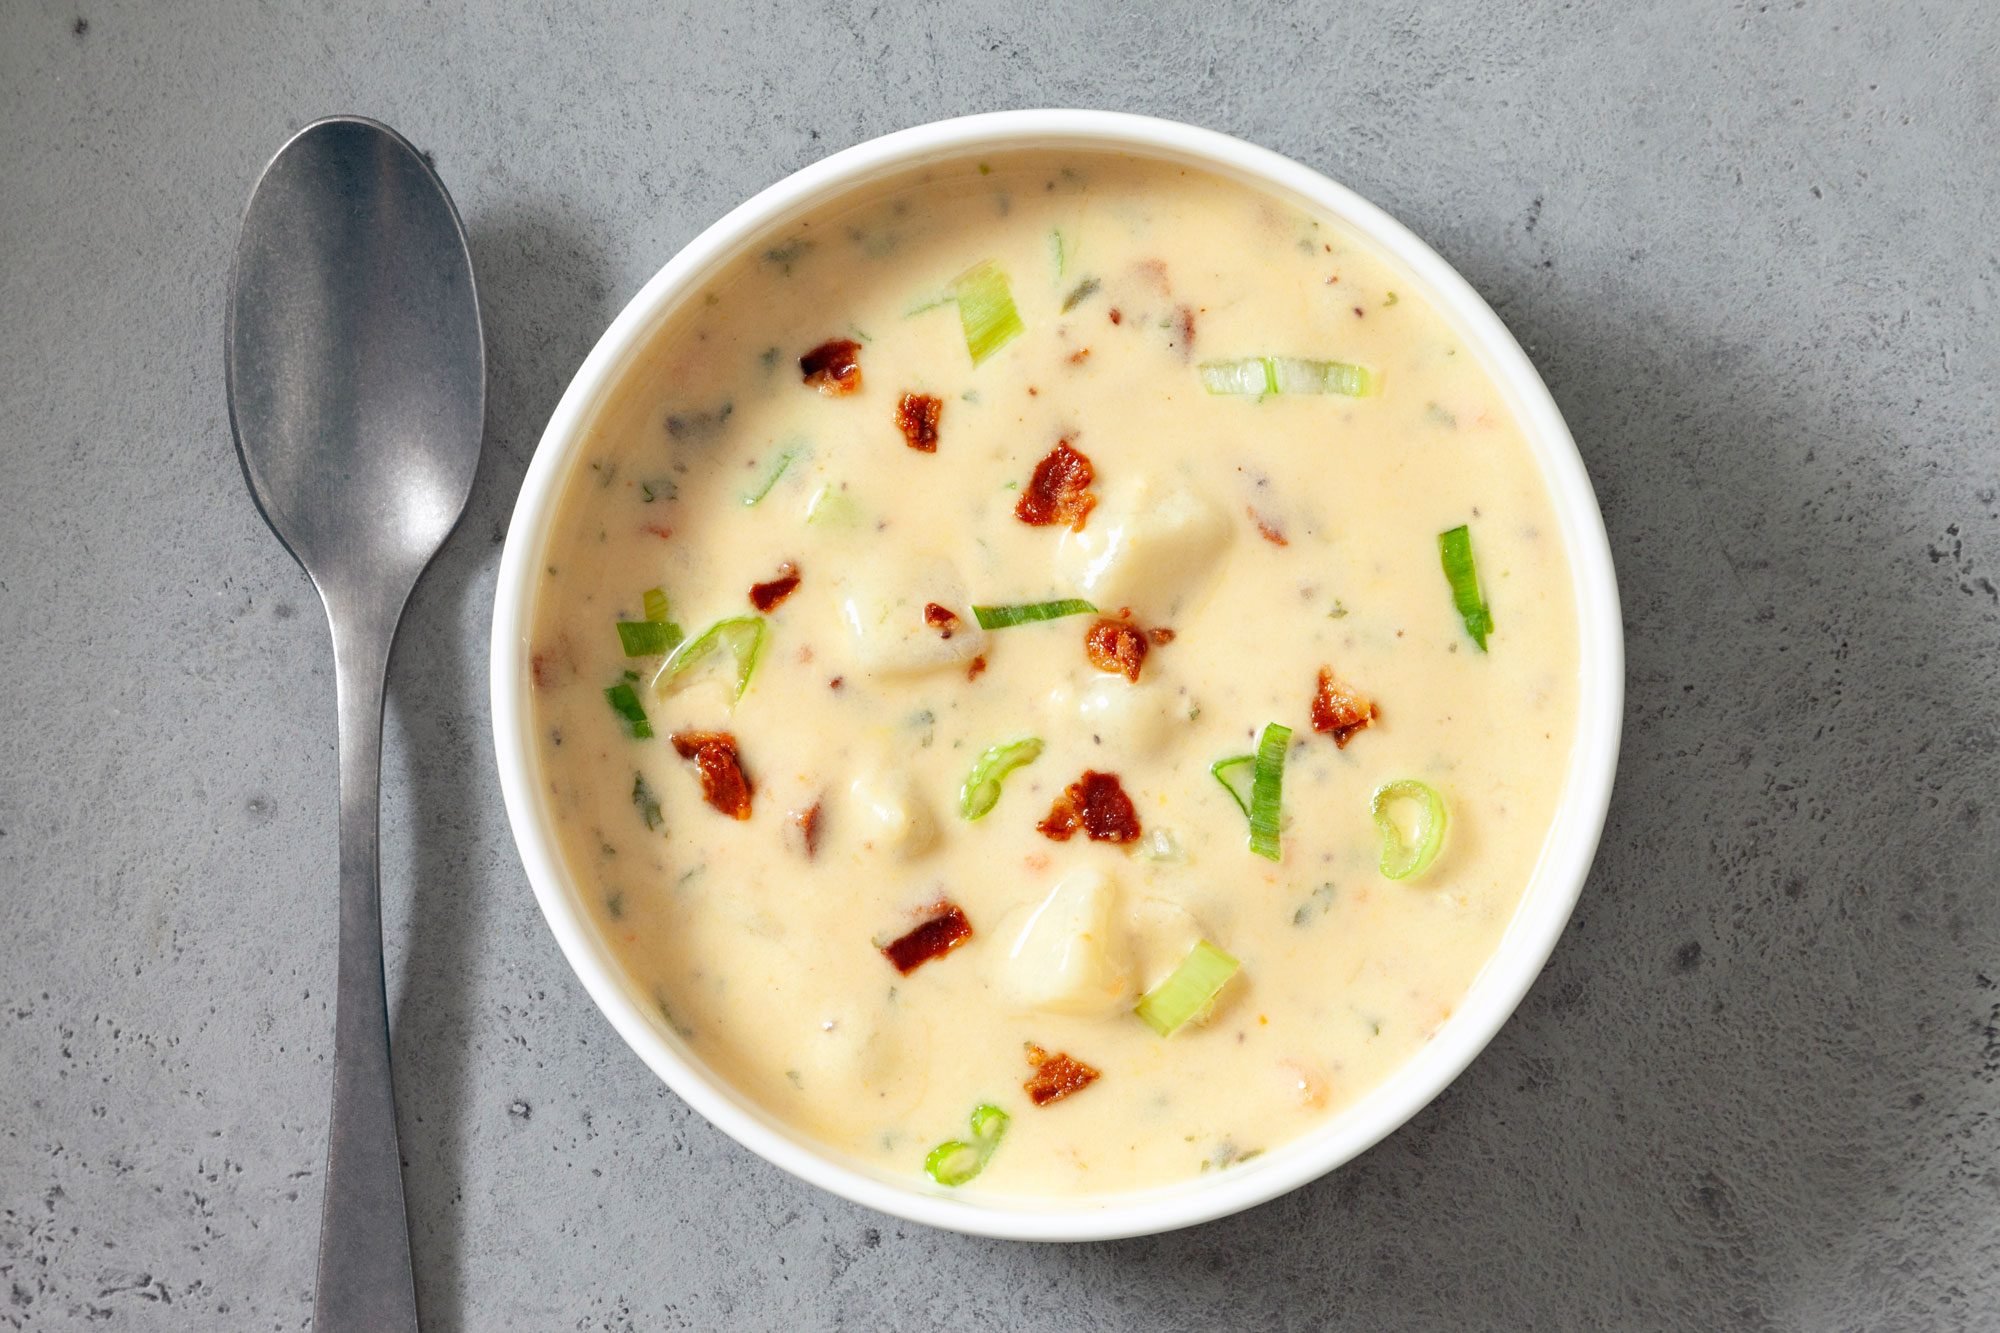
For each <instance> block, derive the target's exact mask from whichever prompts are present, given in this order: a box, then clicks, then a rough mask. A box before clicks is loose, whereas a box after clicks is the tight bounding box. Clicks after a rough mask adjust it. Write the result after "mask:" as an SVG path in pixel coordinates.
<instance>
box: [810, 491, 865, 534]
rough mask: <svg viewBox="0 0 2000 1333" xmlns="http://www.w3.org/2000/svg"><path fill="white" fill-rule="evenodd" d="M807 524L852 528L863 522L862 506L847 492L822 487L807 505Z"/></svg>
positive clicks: (815, 492)
mask: <svg viewBox="0 0 2000 1333" xmlns="http://www.w3.org/2000/svg"><path fill="white" fill-rule="evenodd" d="M806 522H808V523H814V524H822V523H823V524H825V525H826V526H827V527H830V528H851V527H854V526H855V525H856V524H858V523H860V522H861V506H860V505H858V504H856V503H854V499H853V497H851V496H849V495H848V494H847V493H846V492H845V491H839V490H835V489H834V488H833V487H831V486H822V487H820V488H819V489H818V490H817V491H814V492H813V498H812V500H811V501H810V502H809V503H808V504H807V505H806Z"/></svg>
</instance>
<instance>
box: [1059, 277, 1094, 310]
mask: <svg viewBox="0 0 2000 1333" xmlns="http://www.w3.org/2000/svg"><path fill="white" fill-rule="evenodd" d="M1103 285H1104V284H1103V283H1101V282H1099V281H1098V280H1097V279H1096V278H1085V279H1084V280H1083V281H1082V282H1079V283H1078V284H1077V285H1076V286H1074V287H1072V288H1071V289H1070V293H1069V295H1068V296H1065V297H1064V298H1063V303H1062V312H1063V313H1064V314H1065V315H1067V314H1068V313H1069V312H1070V311H1072V310H1074V309H1076V308H1077V307H1078V306H1079V305H1082V304H1083V303H1084V302H1085V301H1087V300H1089V299H1090V298H1091V296H1092V295H1093V294H1094V293H1095V292H1096V291H1097V289H1098V288H1100V287H1102V286H1103Z"/></svg>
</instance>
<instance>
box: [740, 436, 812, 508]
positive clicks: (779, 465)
mask: <svg viewBox="0 0 2000 1333" xmlns="http://www.w3.org/2000/svg"><path fill="white" fill-rule="evenodd" d="M798 456H799V451H798V450H797V449H786V450H784V451H783V452H782V453H780V454H779V455H778V457H777V459H776V460H775V461H774V462H773V463H772V464H771V470H770V471H769V472H766V473H765V474H764V480H762V481H761V482H759V483H757V489H756V490H754V491H745V492H743V504H744V507H745V508H748V507H749V506H751V505H754V504H756V503H757V502H758V501H760V500H762V499H763V498H764V497H765V496H767V495H769V494H770V493H771V488H772V487H773V486H776V485H777V484H778V479H779V478H780V477H782V476H784V475H785V469H787V468H789V467H790V466H791V465H792V463H793V462H794V461H795V460H797V458H798Z"/></svg>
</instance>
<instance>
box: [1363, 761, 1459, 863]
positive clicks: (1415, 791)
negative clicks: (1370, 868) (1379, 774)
mask: <svg viewBox="0 0 2000 1333" xmlns="http://www.w3.org/2000/svg"><path fill="white" fill-rule="evenodd" d="M1398 801H1409V802H1412V803H1413V804H1415V806H1416V807H1417V825H1416V836H1415V837H1414V838H1410V839H1407V840H1405V839H1404V837H1403V830H1402V829H1401V828H1400V827H1398V826H1397V824H1396V819H1395V816H1394V815H1393V814H1392V813H1391V811H1390V807H1391V806H1393V805H1394V804H1395V803H1396V802H1398ZM1369 809H1370V810H1371V811H1372V812H1373V813H1374V816H1375V828H1376V830H1377V831H1378V832H1379V833H1381V835H1382V873H1383V875H1384V876H1386V877H1387V878H1389V879H1408V878H1409V877H1410V876H1412V875H1419V874H1422V873H1423V872H1424V870H1425V868H1426V867H1428V866H1429V865H1430V863H1431V862H1433V861H1435V860H1437V854H1438V848H1440V847H1442V846H1444V826H1445V814H1444V797H1442V796H1440V795H1438V794H1437V788H1435V787H1433V786H1431V785H1430V784H1429V783H1427V782H1419V781H1417V780H1416V779H1415V778H1401V779H1398V780H1397V781H1395V782H1385V783H1383V784H1382V785H1381V786H1379V787H1377V788H1376V789H1375V798H1374V800H1372V801H1371V802H1370V803H1369Z"/></svg>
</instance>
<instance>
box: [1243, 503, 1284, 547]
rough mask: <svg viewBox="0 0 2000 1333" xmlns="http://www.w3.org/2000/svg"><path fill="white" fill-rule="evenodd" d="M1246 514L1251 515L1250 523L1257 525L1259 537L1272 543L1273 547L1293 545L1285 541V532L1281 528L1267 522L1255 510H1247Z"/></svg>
mask: <svg viewBox="0 0 2000 1333" xmlns="http://www.w3.org/2000/svg"><path fill="white" fill-rule="evenodd" d="M1245 512H1246V513H1248V514H1249V515H1250V521H1251V522H1252V523H1255V524H1256V525H1257V535H1258V536H1260V537H1262V538H1263V539H1264V540H1265V541H1267V542H1269V543H1271V545H1273V546H1290V545H1291V543H1290V542H1288V541H1286V540H1285V534H1284V531H1283V530H1282V529H1280V528H1279V527H1277V526H1276V525H1275V524H1273V523H1271V522H1269V521H1267V520H1266V519H1265V517H1264V516H1263V515H1262V514H1260V513H1258V512H1257V511H1256V510H1255V509H1248V510H1245Z"/></svg>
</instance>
